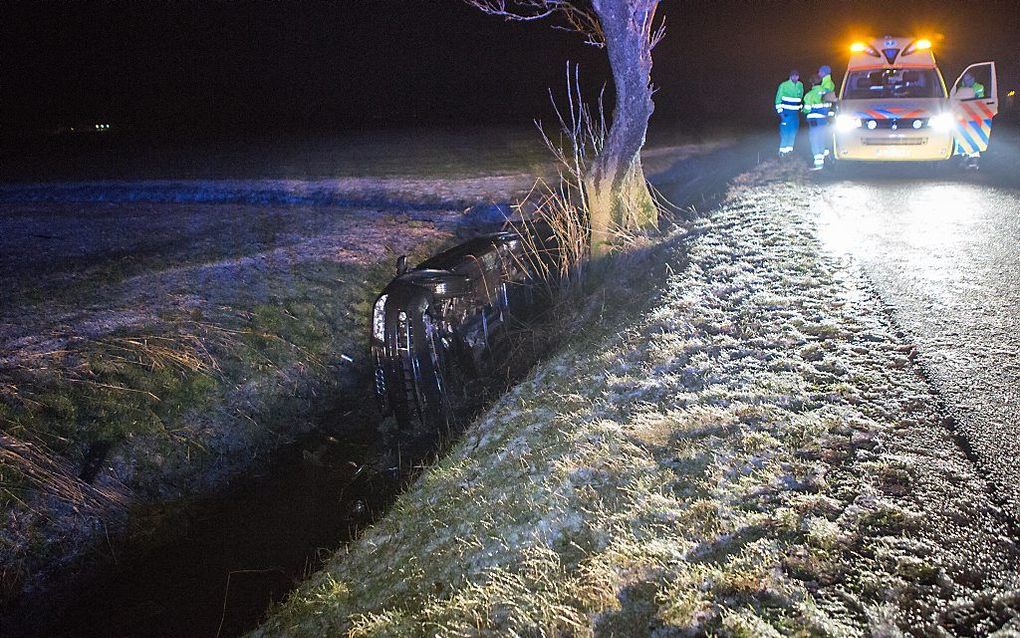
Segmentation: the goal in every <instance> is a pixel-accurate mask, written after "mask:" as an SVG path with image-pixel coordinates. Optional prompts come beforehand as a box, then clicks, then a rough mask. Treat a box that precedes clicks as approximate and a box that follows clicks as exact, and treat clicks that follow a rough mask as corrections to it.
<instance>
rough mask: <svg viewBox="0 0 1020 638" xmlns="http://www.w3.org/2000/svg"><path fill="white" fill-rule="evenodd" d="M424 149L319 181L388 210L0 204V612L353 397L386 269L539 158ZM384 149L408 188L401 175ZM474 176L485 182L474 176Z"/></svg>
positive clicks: (437, 243)
mask: <svg viewBox="0 0 1020 638" xmlns="http://www.w3.org/2000/svg"><path fill="white" fill-rule="evenodd" d="M461 144H463V141H462V142H461ZM355 146H356V148H355V149H354V150H353V151H350V153H353V154H357V152H356V151H357V149H358V148H361V147H360V146H357V145H355ZM411 146H414V148H417V146H415V145H413V144H412V145H411ZM419 146H420V144H419ZM411 150H413V149H411ZM428 150H429V152H425V151H424V150H422V149H420V148H419V149H418V151H417V154H416V155H409V154H408V150H407V149H406V148H405V149H404V152H403V153H402V154H401V153H400V152H398V149H396V148H394V147H393V145H390V146H389V148H388V152H383V151H386V149H383V151H380V150H379V149H378V148H377V149H376V150H375V151H374V153H375V155H372V156H371V157H375V158H376V161H375V163H373V162H371V161H369V162H368V164H367V165H366V162H365V161H359V162H354V161H353V160H351V161H349V162H348V164H350V165H351V166H352V167H354V166H355V165H356V166H357V167H358V168H360V169H361V170H362V171H366V172H367V173H368V174H371V173H372V169H373V168H375V169H378V171H379V172H380V173H382V174H386V175H387V176H388V177H387V178H385V179H374V178H364V177H356V178H344V177H339V178H337V183H336V184H333V183H330V185H329V186H330V187H331V188H337V189H339V190H340V191H341V195H346V194H350V196H351V197H352V198H353V199H355V200H358V199H361V200H364V199H366V198H367V199H370V200H374V199H385V200H386V201H387V203H386V204H385V206H384V208H385V210H378V209H364V208H356V207H343V206H324V207H317V206H265V205H247V204H211V205H210V204H169V203H158V202H157V203H151V204H148V203H144V202H125V203H106V202H102V201H93V202H85V203H25V204H8V205H7V206H6V210H5V215H4V218H3V219H2V220H0V230H2V231H3V232H0V248H2V251H0V252H2V255H3V256H2V257H0V262H2V263H3V266H4V267H3V268H2V269H0V272H3V273H4V275H3V276H2V278H0V289H2V290H3V295H4V303H3V306H2V308H0V343H2V344H3V346H4V352H3V353H2V356H0V424H2V426H0V443H2V445H0V517H2V519H3V520H4V527H3V529H2V531H0V576H2V578H0V582H2V583H3V585H2V588H0V600H2V599H3V598H5V597H8V596H12V595H16V594H17V593H18V592H19V591H20V589H21V587H22V586H23V585H26V584H27V585H33V584H39V583H40V582H43V581H44V578H41V577H45V576H46V573H47V572H48V571H49V570H51V569H53V568H54V567H57V566H59V565H60V564H61V563H62V562H64V561H65V560H67V559H70V558H74V557H76V556H78V555H81V554H82V553H83V552H84V553H87V552H89V551H90V549H89V548H90V547H93V548H94V547H95V545H96V543H98V542H99V540H100V539H102V542H103V543H104V544H105V543H106V542H107V539H108V538H110V537H112V538H115V537H116V532H117V530H118V529H119V528H121V527H122V525H123V523H124V522H125V521H126V520H131V521H133V522H134V523H136V524H135V525H133V526H132V527H133V530H134V531H135V532H136V533H139V534H144V533H148V532H149V531H150V528H151V527H152V526H153V525H157V524H158V516H159V515H160V509H161V508H162V506H163V504H166V503H168V502H169V503H172V502H174V501H176V500H179V499H180V498H181V497H188V496H190V495H195V494H201V493H202V492H203V491H205V490H208V489H210V488H212V487H215V486H216V485H219V484H221V483H222V482H223V480H225V479H226V478H229V477H230V476H232V475H235V474H237V473H238V472H240V471H243V470H245V469H249V468H251V467H252V466H254V465H258V464H262V463H265V462H266V461H267V459H268V457H269V456H270V455H271V453H272V451H273V450H274V449H275V448H276V447H277V446H279V445H280V444H281V443H285V442H287V441H289V440H293V439H294V438H295V437H297V436H300V435H301V433H302V432H305V431H307V430H308V429H309V428H310V427H313V425H314V424H315V423H316V419H315V417H316V415H321V414H323V413H325V412H329V411H330V410H331V409H334V408H335V407H336V406H337V405H338V404H343V402H344V401H351V400H352V399H353V396H351V395H352V394H356V395H357V401H359V402H363V401H364V400H365V397H364V396H363V394H364V392H365V391H366V389H367V388H366V387H365V386H364V384H362V385H358V382H359V381H360V380H361V377H364V373H365V371H366V369H367V360H366V355H367V352H366V350H367V347H366V346H367V343H366V337H367V330H368V326H367V321H368V317H369V304H370V303H371V300H372V299H373V298H374V296H375V295H376V294H377V293H378V291H379V290H381V288H382V287H383V286H384V285H385V284H386V282H387V281H388V280H389V279H390V278H391V277H392V274H393V270H392V269H393V263H394V259H395V257H396V256H397V255H398V254H403V253H409V254H410V255H411V261H412V263H414V262H415V261H416V260H420V259H423V258H424V257H426V256H427V255H429V254H431V253H433V252H435V251H436V250H437V249H438V248H439V247H441V246H443V245H446V244H449V243H450V242H453V241H455V238H454V232H453V231H454V226H455V224H456V221H457V218H458V216H459V213H460V212H461V210H462V209H463V208H462V207H463V206H464V205H469V204H471V203H474V202H476V201H485V200H490V199H504V198H506V197H509V196H510V195H511V194H512V193H513V192H516V191H519V190H521V189H526V188H527V187H528V186H529V185H530V182H531V179H532V178H531V177H530V176H529V174H528V173H527V171H529V170H531V169H532V168H534V162H535V158H536V157H537V156H536V155H535V153H534V152H533V149H530V150H529V149H524V150H522V149H521V148H520V147H519V145H517V144H515V143H508V146H507V148H503V149H500V148H497V149H495V150H492V149H489V150H486V149H485V148H476V149H475V152H474V153H473V154H472V157H471V158H470V161H468V159H467V155H468V154H467V151H466V149H453V150H452V151H451V152H450V153H444V152H442V149H428ZM361 151H364V149H363V148H361ZM395 156H399V157H401V158H402V162H403V164H402V166H403V168H404V170H405V171H407V172H416V173H417V176H415V175H411V176H407V175H406V174H405V175H404V176H399V175H398V173H397V171H396V167H395V162H396V160H395V159H394V157H395ZM451 156H452V157H453V158H454V159H453V160H451ZM462 156H463V157H462ZM371 157H369V159H371ZM456 158H460V159H459V160H456ZM334 159H337V158H336V157H334ZM349 159H350V158H349ZM514 163H516V166H517V167H518V172H516V173H509V174H507V172H506V167H507V166H508V165H511V164H514ZM341 164H343V162H341ZM292 168H293V167H292ZM487 169H492V170H490V174H495V175H497V177H486V178H475V177H473V176H474V175H478V174H484V171H485V170H487ZM496 169H500V170H498V171H497V170H496ZM501 173H503V174H504V176H499V175H500V174H501ZM465 174H466V175H467V176H465ZM395 175H398V176H395ZM423 175H425V176H427V177H423ZM298 187H300V185H298ZM99 190H100V191H101V187H99ZM401 202H406V203H407V204H408V205H409V206H411V207H413V208H414V209H415V210H417V211H418V212H416V213H414V214H413V216H412V217H408V216H407V215H405V214H404V213H403V212H402V210H401ZM430 207H431V208H430ZM334 421H337V422H333V423H331V425H335V426H336V427H339V428H342V427H343V423H342V419H335V420H334ZM152 504H155V505H157V507H156V508H155V510H154V511H150V510H151V509H152V508H151V507H150V506H151V505H152ZM140 514H144V516H141V517H139V515H140Z"/></svg>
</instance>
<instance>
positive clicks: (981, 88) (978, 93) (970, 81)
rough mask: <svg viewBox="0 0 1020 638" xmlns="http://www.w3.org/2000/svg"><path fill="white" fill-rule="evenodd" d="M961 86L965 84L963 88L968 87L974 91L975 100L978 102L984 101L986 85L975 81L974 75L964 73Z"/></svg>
mask: <svg viewBox="0 0 1020 638" xmlns="http://www.w3.org/2000/svg"><path fill="white" fill-rule="evenodd" d="M961 84H963V86H965V87H967V88H968V89H974V98H976V99H978V100H983V99H984V97H985V85H984V84H981V83H980V82H978V81H977V80H976V79H974V74H973V73H964V75H963V82H961Z"/></svg>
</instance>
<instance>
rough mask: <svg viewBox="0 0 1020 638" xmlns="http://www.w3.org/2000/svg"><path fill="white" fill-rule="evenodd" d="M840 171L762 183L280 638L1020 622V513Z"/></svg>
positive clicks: (419, 488) (402, 515) (470, 439)
mask: <svg viewBox="0 0 1020 638" xmlns="http://www.w3.org/2000/svg"><path fill="white" fill-rule="evenodd" d="M815 188H816V187H815V186H812V185H809V184H805V183H803V181H802V180H801V176H800V175H799V174H798V173H797V172H796V171H794V170H790V169H787V170H781V169H778V168H776V167H774V166H771V165H770V166H766V167H763V168H762V169H760V170H758V171H757V172H756V173H755V174H752V175H751V176H749V177H748V178H747V179H746V180H744V182H743V183H742V184H740V185H739V186H738V187H737V188H736V189H735V190H734V192H733V193H731V196H730V198H729V200H728V202H727V204H726V205H724V206H723V208H722V209H721V210H720V211H718V212H717V213H716V214H715V215H714V216H713V217H712V218H711V219H710V220H706V221H702V222H700V223H699V224H698V227H696V228H694V229H693V230H694V231H695V232H693V233H687V234H685V235H683V236H680V237H678V238H676V239H674V240H672V241H671V242H669V243H668V244H667V245H666V246H665V247H664V248H663V249H662V250H661V251H660V252H659V253H658V256H657V257H653V258H652V262H651V263H653V264H654V266H652V269H654V270H656V271H659V272H662V271H663V270H664V271H666V272H667V273H668V276H667V278H666V284H665V286H664V288H663V290H662V291H661V295H660V296H659V297H658V298H657V299H656V300H654V301H653V302H645V301H643V300H642V299H639V298H634V296H633V295H632V296H630V297H628V295H627V291H626V289H617V290H611V291H610V292H609V293H608V294H607V298H608V299H616V300H617V305H618V306H619V308H618V309H619V312H618V313H616V315H617V316H620V315H621V314H626V315H630V318H629V319H626V320H623V321H619V322H610V323H606V324H602V325H598V326H592V327H590V330H589V332H588V334H586V335H583V337H584V338H582V339H578V340H575V341H573V342H572V344H570V345H568V346H567V347H566V348H565V349H564V350H563V351H562V352H560V353H559V354H557V355H555V356H554V357H553V358H551V359H550V360H548V361H547V362H546V363H544V364H542V365H540V366H539V367H538V368H537V369H536V370H535V371H534V373H533V374H532V375H531V376H530V377H529V378H528V379H527V380H526V381H525V382H524V383H522V384H520V385H519V386H518V387H517V388H515V389H514V390H513V391H512V392H510V393H509V394H508V395H506V396H505V397H504V398H503V399H502V400H501V401H500V402H499V403H498V404H497V405H496V406H494V407H493V408H492V409H491V410H489V412H488V413H486V414H485V415H484V416H483V417H482V418H481V419H480V420H479V421H478V422H477V423H476V424H475V425H474V426H473V427H472V428H471V429H470V430H469V431H468V433H467V434H466V435H465V437H464V439H463V440H462V441H461V442H460V443H459V444H458V445H457V446H456V447H455V449H453V450H452V451H451V453H450V454H448V455H447V456H446V457H445V458H444V459H442V460H441V461H439V462H438V463H437V464H436V465H435V466H434V467H432V468H430V469H429V470H428V471H427V472H426V473H425V474H424V475H423V477H422V478H421V479H420V480H419V481H418V482H417V483H416V484H415V485H414V486H413V487H412V488H411V489H410V490H409V491H408V492H407V493H405V494H404V495H403V496H402V497H401V498H400V499H399V500H398V501H397V503H396V505H395V506H394V508H393V510H392V511H391V512H390V513H389V514H388V515H387V516H386V517H385V518H384V519H382V520H381V521H380V522H379V523H378V524H377V525H376V526H375V527H374V528H372V529H371V530H370V531H369V532H367V533H366V534H365V535H364V536H363V537H362V538H361V539H360V540H359V541H358V542H356V543H354V544H353V545H352V546H351V547H349V548H347V550H346V551H343V552H340V553H338V554H337V555H336V556H335V557H334V558H333V560H332V561H331V562H330V563H329V565H328V567H327V568H326V569H324V570H323V571H322V572H320V573H318V574H316V575H315V576H313V577H312V578H311V579H310V580H309V581H308V582H307V583H306V584H305V585H304V586H302V587H301V588H300V589H299V590H298V591H297V592H296V593H295V594H293V595H292V596H291V598H290V599H289V600H288V601H287V602H286V603H285V604H284V605H283V606H281V607H280V608H279V609H278V610H277V611H276V612H275V613H274V614H273V615H272V616H271V617H270V618H269V620H268V622H267V623H266V624H265V625H264V626H263V627H262V628H261V629H260V630H258V631H257V632H256V634H257V635H265V636H269V635H281V636H283V635H286V636H320V635H352V636H407V635H444V636H461V635H480V634H481V635H592V634H597V635H606V636H610V635H617V636H627V635H660V636H667V635H719V636H785V635H805V636H807V635H835V636H841V635H845V636H864V635H881V636H895V635H899V634H901V633H907V634H911V635H918V636H931V635H961V634H962V635H989V634H990V633H992V632H993V631H997V630H1002V631H1004V632H1008V631H1020V618H1018V615H1017V607H1018V604H1020V589H1018V587H1020V582H1018V577H1017V551H1016V548H1015V547H1014V545H1013V542H1012V541H1011V540H1010V539H1009V538H1008V530H1007V529H1006V527H1005V525H1004V523H1003V522H1002V518H1001V513H1000V512H999V511H998V510H997V508H996V507H995V506H994V505H993V503H992V502H991V500H990V498H989V495H988V493H987V491H986V486H985V485H984V483H983V482H982V481H981V480H980V479H979V477H978V476H977V475H976V474H975V472H974V469H973V468H972V466H971V464H970V463H969V462H968V461H967V459H966V458H965V456H964V455H963V453H962V452H961V451H960V449H959V448H958V446H957V445H956V444H955V442H954V441H953V439H952V437H951V435H950V433H949V432H948V431H947V430H946V429H945V428H943V427H942V425H941V422H940V419H939V417H938V414H937V412H936V409H935V406H936V404H937V400H936V397H934V396H933V395H932V393H931V390H930V389H929V388H928V386H927V385H926V383H925V382H924V381H923V379H922V378H921V377H920V376H919V375H918V374H916V372H915V371H914V370H913V369H912V363H911V357H910V352H911V345H910V344H907V343H903V342H901V340H900V339H898V338H897V336H896V329H895V327H894V326H893V325H891V324H890V321H889V319H888V317H887V316H886V314H885V313H884V312H883V309H882V306H881V304H880V302H879V301H878V300H877V299H876V298H874V296H873V295H871V294H870V293H869V291H868V288H867V285H866V282H864V281H863V280H862V278H861V277H860V276H859V275H858V274H857V273H856V272H855V271H854V270H853V269H852V268H849V267H846V266H845V265H843V264H840V263H837V262H836V261H835V260H834V259H832V258H830V257H829V256H827V255H825V254H823V252H822V249H821V248H820V246H819V243H818V241H817V240H816V237H815V234H814V227H813V223H814V222H813V219H812V218H811V216H810V214H809V212H808V211H809V206H810V202H811V199H812V196H813V195H814V189H815ZM776 202H784V205H777V203H776ZM657 260H658V261H657ZM662 262H664V263H662ZM645 266H646V265H645ZM660 269H661V270H660ZM1001 635H1006V633H1003V634H1001Z"/></svg>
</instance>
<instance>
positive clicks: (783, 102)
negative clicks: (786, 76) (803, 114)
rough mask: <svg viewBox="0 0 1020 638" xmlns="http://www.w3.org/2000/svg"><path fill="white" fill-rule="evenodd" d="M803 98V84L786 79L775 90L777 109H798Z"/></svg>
mask: <svg viewBox="0 0 1020 638" xmlns="http://www.w3.org/2000/svg"><path fill="white" fill-rule="evenodd" d="M803 100H804V85H803V84H802V83H800V82H791V81H790V80H786V81H785V82H783V83H782V84H780V85H779V90H777V91H776V110H777V111H784V110H785V111H799V110H800V107H801V105H802V104H803Z"/></svg>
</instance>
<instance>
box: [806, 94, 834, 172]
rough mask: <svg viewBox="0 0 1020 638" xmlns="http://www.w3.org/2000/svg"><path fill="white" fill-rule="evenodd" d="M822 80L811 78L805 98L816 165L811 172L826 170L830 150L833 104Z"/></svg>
mask: <svg viewBox="0 0 1020 638" xmlns="http://www.w3.org/2000/svg"><path fill="white" fill-rule="evenodd" d="M827 89H828V87H826V85H825V83H824V82H823V81H822V78H820V77H818V76H817V75H816V76H814V77H813V78H811V90H810V91H808V92H807V95H805V96H804V113H805V114H806V119H807V121H808V138H809V139H810V140H811V155H812V157H813V159H814V163H813V164H812V166H811V170H815V171H818V170H821V169H823V168H825V156H826V155H828V150H829V138H830V133H829V117H830V116H831V115H832V102H829V100H828V98H827V96H829V94H830V93H832V91H829V90H827Z"/></svg>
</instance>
